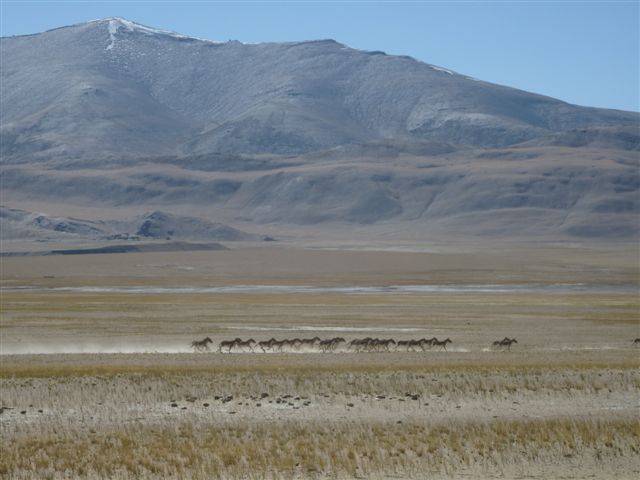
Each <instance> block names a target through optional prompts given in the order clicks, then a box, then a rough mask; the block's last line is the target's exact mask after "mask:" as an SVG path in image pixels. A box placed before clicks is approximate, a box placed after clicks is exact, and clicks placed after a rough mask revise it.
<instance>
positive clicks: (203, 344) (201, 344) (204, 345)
mask: <svg viewBox="0 0 640 480" xmlns="http://www.w3.org/2000/svg"><path fill="white" fill-rule="evenodd" d="M210 343H213V340H211V339H210V338H209V337H206V338H204V339H202V340H194V341H193V342H191V348H194V349H195V350H196V351H198V352H203V351H205V350H209V344H210Z"/></svg>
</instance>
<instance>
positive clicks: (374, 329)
mask: <svg viewBox="0 0 640 480" xmlns="http://www.w3.org/2000/svg"><path fill="white" fill-rule="evenodd" d="M226 328H227V329H229V330H251V331H265V332H269V331H272V330H274V331H286V332H289V331H291V332H297V331H311V332H422V331H426V330H425V329H423V328H404V327H397V328H385V327H319V326H313V325H299V326H295V327H255V326H251V325H242V326H229V327H226Z"/></svg>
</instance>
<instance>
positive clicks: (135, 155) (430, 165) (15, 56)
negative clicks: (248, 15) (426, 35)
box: [0, 18, 640, 240]
mask: <svg viewBox="0 0 640 480" xmlns="http://www.w3.org/2000/svg"><path fill="white" fill-rule="evenodd" d="M0 67H1V80H2V81H1V92H0V94H1V95H0V107H1V108H0V156H1V160H2V162H1V170H0V181H1V182H2V199H1V201H2V203H3V204H4V205H5V206H7V207H11V208H13V209H14V210H16V209H21V208H23V204H25V203H28V204H29V205H30V208H28V209H27V210H29V209H31V210H35V209H36V207H37V210H38V211H43V212H47V213H48V214H49V215H45V216H44V219H43V220H42V221H41V223H42V224H41V225H36V226H34V225H33V224H29V225H27V226H26V227H25V228H26V230H25V229H22V227H17V226H16V225H22V226H24V224H23V223H20V222H18V223H15V221H14V220H11V222H13V223H11V226H9V223H8V222H9V220H7V219H8V218H9V217H10V214H8V213H6V212H7V211H8V210H7V211H5V213H3V215H4V216H2V217H0V219H4V220H3V221H4V224H5V228H4V229H3V230H4V232H3V234H2V235H3V237H5V238H7V234H6V232H11V233H10V235H9V236H11V237H12V238H17V237H20V236H21V235H25V236H27V237H32V238H33V237H37V236H38V235H39V233H38V232H42V231H43V229H44V230H47V229H48V230H49V231H57V232H60V230H59V228H66V227H67V226H68V227H69V228H72V229H74V231H75V232H76V233H74V235H80V236H85V237H87V238H94V237H99V236H101V235H107V236H108V235H121V234H122V232H127V234H130V235H140V233H141V232H142V233H143V234H144V233H145V232H146V233H149V234H150V236H151V237H154V238H162V237H164V238H166V237H171V238H174V237H175V238H194V239H217V240H221V239H223V238H221V236H223V237H224V236H225V235H230V236H231V237H233V236H234V235H239V236H240V237H242V235H243V232H240V233H234V232H235V231H234V230H230V228H231V227H228V225H237V224H240V225H243V226H246V225H252V224H263V225H264V224H277V225H289V226H308V225H318V224H320V225H322V226H323V231H325V232H330V231H331V229H332V226H336V225H338V226H340V225H345V224H346V225H353V224H355V225H363V226H372V225H386V224H389V225H395V224H397V225H402V228H406V229H407V230H411V231H414V232H418V233H420V232H424V233H425V235H428V234H432V233H434V232H440V233H441V234H442V235H445V236H446V235H449V234H451V235H453V234H455V235H499V236H513V235H516V236H517V235H523V236H527V237H529V236H540V237H544V238H560V237H566V236H570V237H576V236H578V237H581V238H591V237H597V238H602V237H606V238H628V237H629V236H632V237H633V236H635V235H638V232H639V231H640V226H639V225H638V213H639V212H640V200H639V197H638V195H639V191H640V190H639V189H640V177H639V175H638V166H639V164H640V162H639V154H638V152H639V151H640V134H639V122H640V115H638V113H633V112H622V111H615V110H606V109H597V108H587V107H579V106H575V105H570V104H567V103H565V102H562V101H560V100H556V99H552V98H549V97H544V96H541V95H536V94H532V93H528V92H524V91H520V90H516V89H513V88H508V87H503V86H499V85H494V84H490V83H487V82H483V81H480V80H477V79H473V78H470V77H466V76H464V75H461V74H458V73H456V72H451V71H448V70H446V69H443V68H440V67H436V66H433V65H429V64H426V63H423V62H419V61H416V60H414V59H412V58H409V57H398V56H390V55H386V54H384V53H383V52H366V51H360V50H355V49H352V48H349V47H347V46H345V45H342V44H340V43H338V42H335V41H333V40H321V41H308V42H289V43H265V44H257V45H249V44H243V43H240V42H235V41H232V42H225V43H219V42H213V41H208V40H201V39H194V38H190V37H185V36H183V35H179V34H176V33H173V32H164V31H160V30H157V29H153V28H150V27H145V26H142V25H139V24H136V23H133V22H130V21H128V20H125V19H122V18H109V19H105V20H98V21H93V22H88V23H83V24H78V25H73V26H69V27H62V28H58V29H55V30H51V31H48V32H44V33H40V34H35V35H25V36H19V37H5V38H2V39H0ZM53 206H55V208H54V210H55V211H56V212H58V213H56V214H55V215H54V214H53V212H51V211H49V210H47V208H49V209H51V208H53ZM65 206H68V207H69V208H71V207H73V208H77V207H78V206H83V207H87V208H89V209H90V208H96V209H97V208H100V209H102V210H101V213H100V216H98V215H97V214H96V215H93V214H87V215H88V216H83V218H89V219H90V220H89V223H83V222H80V224H79V225H75V224H74V223H73V222H74V221H73V219H71V220H69V221H66V220H65V222H63V223H64V225H66V226H65V227H60V225H59V224H57V223H55V222H54V227H52V228H49V227H48V226H47V225H48V223H47V222H50V219H49V217H56V216H57V217H60V216H62V217H65V218H66V217H68V216H70V215H66V214H65V215H61V214H60V212H61V211H62V212H64V211H65V208H66V207H65ZM109 209H112V211H113V212H114V217H122V212H123V211H125V210H126V215H125V216H128V217H127V218H133V217H134V216H135V218H141V216H142V215H144V214H145V213H144V212H149V211H154V210H157V211H161V212H162V213H158V214H157V216H159V217H158V218H154V217H153V214H151V215H152V216H151V217H150V218H147V219H146V221H147V223H146V225H147V226H146V227H145V226H144V225H145V224H144V223H142V222H141V224H140V225H137V227H136V228H133V226H128V227H127V228H126V229H124V230H122V229H120V230H117V229H116V230H115V231H114V230H113V229H112V228H111V227H109V228H108V229H107V231H106V232H105V231H103V229H104V225H102V224H100V223H99V222H102V221H107V222H108V221H109V219H108V218H106V217H105V216H104V215H103V214H104V211H105V210H109ZM11 215H13V214H11ZM107 216H108V215H107ZM29 218H30V217H29ZM21 221H22V220H21ZM30 221H31V220H30ZM119 221H122V220H119ZM91 222H98V223H91ZM220 222H222V223H224V224H225V225H223V226H220V225H219V223H220ZM55 225H57V226H55ZM27 227H28V228H27ZM36 227H37V228H36ZM402 228H398V229H395V228H394V230H395V231H398V232H401V231H402ZM21 229H22V230H21ZM34 229H35V230H34ZM93 229H98V231H97V232H96V231H94V230H93ZM250 230H254V231H260V228H250ZM20 232H22V233H20ZM244 238H245V239H246V238H249V237H244ZM251 238H254V237H251ZM256 238H257V239H259V238H261V237H260V236H257V237H256Z"/></svg>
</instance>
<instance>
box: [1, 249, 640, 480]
mask: <svg viewBox="0 0 640 480" xmlns="http://www.w3.org/2000/svg"><path fill="white" fill-rule="evenodd" d="M534 253H535V251H534ZM593 253H594V251H593V250H592V249H586V250H584V249H573V248H568V249H567V248H564V247H563V248H560V249H558V250H549V249H547V250H545V249H543V250H542V253H541V254H540V256H539V257H536V261H531V260H530V259H531V258H533V257H532V256H531V255H529V256H523V251H522V250H518V249H515V248H514V249H513V250H511V251H508V250H507V251H505V252H504V254H503V255H498V254H497V253H493V254H487V255H474V254H472V253H471V252H468V251H467V252H464V251H458V252H451V251H449V252H444V253H424V252H422V253H416V252H344V251H304V250H294V251H289V250H286V249H284V250H283V249H280V248H275V249H266V250H255V249H249V250H246V251H239V250H238V251H229V252H206V253H204V252H185V253H182V254H169V255H158V254H142V255H137V254H126V255H100V256H98V255H96V256H83V257H82V258H67V257H33V258H20V259H17V258H2V259H1V260H0V262H1V265H2V287H3V288H4V290H2V291H1V293H0V294H1V305H0V306H1V317H0V318H1V322H0V333H1V335H0V353H1V354H2V355H0V387H1V388H0V403H1V404H2V407H8V409H4V410H3V411H2V413H0V428H1V433H2V453H3V454H2V455H0V458H2V460H1V461H0V476H1V477H2V478H64V477H65V475H66V476H69V475H71V477H74V478H265V477H266V478H328V477H331V478H425V475H426V476H428V477H429V478H560V477H562V478H637V476H638V474H640V451H639V450H638V448H637V445H638V438H640V421H639V418H640V348H638V347H634V346H633V344H632V340H633V339H634V338H635V337H638V336H640V335H639V333H640V332H639V329H640V319H639V314H638V312H639V311H640V300H639V298H638V295H637V293H636V291H635V289H634V288H633V285H635V283H634V282H636V280H637V271H636V268H637V265H635V264H633V262H630V261H629V259H632V258H633V252H631V254H630V253H629V252H627V253H626V254H625V253H624V252H621V251H620V250H616V249H609V250H607V249H604V250H600V251H598V253H599V254H598V255H595V256H594V255H593ZM88 257H90V258H88ZM527 259H529V260H527ZM625 259H626V260H625ZM557 284H563V285H564V286H558V285H557ZM567 284H570V285H571V286H575V285H580V286H581V287H584V286H587V287H588V288H578V289H574V288H573V287H572V288H569V289H567V288H565V287H566V285H567ZM234 285H235V286H237V285H279V286H286V285H292V286H299V285H308V286H323V287H327V286H328V287H336V286H337V287H345V286H388V285H431V286H433V285H449V286H451V285H453V286H456V285H457V286H465V285H466V286H468V285H484V286H488V285H490V286H496V285H498V286H499V285H505V286H511V287H513V286H514V285H515V286H522V285H526V286H529V287H533V288H527V289H524V290H518V289H516V290H515V291H514V290H507V291H505V290H503V289H496V290H491V289H488V290H483V291H473V290H471V291H469V290H462V291H443V290H439V291H412V292H402V293H398V292H379V291H375V292H373V293H368V294H353V293H345V292H344V291H331V290H329V291H327V290H321V291H317V292H307V291H291V290H287V289H285V290H283V291H277V292H274V291H266V292H265V291H258V292H253V293H247V292H244V293H240V292H238V291H234V292H217V293H212V292H207V293H193V292H189V291H183V290H179V291H171V290H168V291H160V292H157V291H156V292H155V293H154V292H151V291H148V290H144V289H142V290H136V291H129V292H126V291H120V290H117V291H109V290H108V288H109V287H122V286H125V287H126V286H129V287H130V286H138V287H145V288H146V287H150V286H162V287H171V288H176V287H178V288H185V287H187V288H190V287H197V286H234ZM16 287H29V288H28V289H16ZM34 287H35V288H34ZM79 287H81V288H83V287H100V288H101V289H102V290H97V291H96V290H94V291H87V290H78V288H79ZM556 287H557V288H556ZM65 289H67V290H65ZM69 289H71V290H69ZM315 335H317V336H318V337H321V338H329V337H334V336H342V337H345V338H346V340H347V341H349V340H351V339H354V338H362V337H366V336H372V337H379V338H394V339H395V340H400V339H412V338H421V337H427V338H429V337H431V336H437V337H438V338H446V337H449V338H451V340H452V343H451V344H449V345H448V346H447V351H440V350H438V349H437V348H433V349H427V350H426V351H424V352H423V351H416V352H410V351H406V349H404V350H403V349H400V350H399V351H391V352H377V353H366V352H361V353H354V352H353V351H350V350H348V349H345V348H340V349H337V350H336V351H334V352H331V353H321V352H319V351H318V350H317V349H301V350H296V349H288V350H286V351H284V352H280V353H274V352H267V353H261V352H251V351H250V350H249V349H243V350H238V349H236V350H233V351H232V353H218V352H217V351H216V350H217V348H216V346H217V344H218V342H220V341H221V340H223V339H232V338H235V337H242V338H250V337H252V338H254V339H255V340H264V339H268V338H271V337H272V336H273V337H276V338H278V339H281V338H294V337H306V338H309V337H313V336H315ZM204 336H210V337H211V338H212V340H213V342H214V345H213V347H212V350H211V351H210V352H203V353H197V352H193V351H192V350H191V349H190V343H191V341H193V340H195V339H200V338H203V337H204ZM505 336H509V337H515V338H517V339H518V343H517V344H515V345H513V347H512V349H511V351H503V350H502V349H497V348H495V347H492V346H491V343H492V342H493V341H494V340H496V339H501V338H503V337H505ZM267 452H268V453H267ZM25 459H28V460H25ZM425 472H426V473H425Z"/></svg>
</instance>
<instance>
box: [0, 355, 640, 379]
mask: <svg viewBox="0 0 640 480" xmlns="http://www.w3.org/2000/svg"><path fill="white" fill-rule="evenodd" d="M607 368H609V369H623V370H632V369H638V368H640V355H637V354H636V352H635V351H634V350H633V349H629V351H618V352H609V353H607V355H606V356H602V355H591V354H588V353H587V354H585V353H582V352H578V353H575V352H566V353H563V352H557V353H554V354H553V355H526V356H522V355H517V354H511V353H508V354H505V353H504V352H495V353H489V354H486V353H485V354H482V355H468V354H463V355H461V354H455V353H441V354H436V355H433V354H430V355H429V356H425V355H421V354H402V353H398V354H388V353H387V354H327V355H323V354H307V355H300V354H293V355H287V354H268V355H265V354H256V355H247V354H240V355H238V354H232V355H227V354H222V355H221V354H198V355H195V354H194V355H191V354H69V355H63V354H61V355H7V356H3V357H2V358H1V360H0V378H29V377H33V378H48V377H79V376H114V375H127V374H139V375H144V376H150V377H171V376H180V375H223V374H235V373H237V374H241V373H257V374H261V375H277V374H287V375H294V376H301V377H303V376H309V375H318V374H322V373H327V374H330V373H336V374H340V373H349V372H352V373H359V374H383V373H390V372H395V371H402V372H412V373H415V374H421V373H422V374H435V373H447V372H456V373H463V372H469V373H473V374H475V373H479V374H489V373H509V372H523V373H529V372H534V373H535V372H536V371H557V370H565V369H569V370H599V369H600V370H601V369H607Z"/></svg>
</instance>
